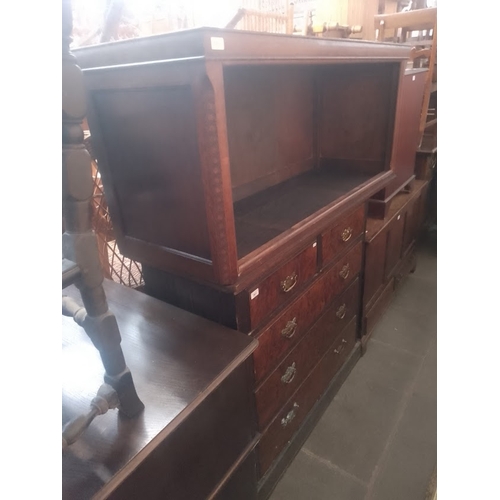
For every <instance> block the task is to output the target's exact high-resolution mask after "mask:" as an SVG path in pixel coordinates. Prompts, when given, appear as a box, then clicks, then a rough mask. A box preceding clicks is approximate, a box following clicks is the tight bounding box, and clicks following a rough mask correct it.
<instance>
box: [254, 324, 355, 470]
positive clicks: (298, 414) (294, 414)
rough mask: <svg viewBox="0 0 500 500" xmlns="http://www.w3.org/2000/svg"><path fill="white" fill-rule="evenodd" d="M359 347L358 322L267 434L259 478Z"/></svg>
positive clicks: (337, 342)
mask: <svg viewBox="0 0 500 500" xmlns="http://www.w3.org/2000/svg"><path fill="white" fill-rule="evenodd" d="M355 344H356V318H353V319H352V320H351V322H350V323H349V325H347V326H346V328H344V330H343V331H342V333H341V335H339V336H338V337H337V339H336V340H335V342H334V344H333V345H332V346H331V348H330V349H329V350H328V351H327V352H326V354H325V355H324V356H323V357H322V358H321V361H320V362H319V363H318V364H317V365H316V366H315V367H314V369H313V371H312V372H311V373H310V375H309V376H308V377H307V378H306V380H305V381H304V382H303V383H302V385H301V386H300V387H299V388H298V389H297V391H296V392H295V394H293V395H292V397H291V398H290V399H289V400H288V401H287V403H286V404H285V406H284V407H283V408H282V410H281V411H280V412H279V413H278V415H276V418H275V419H274V420H273V421H272V422H271V424H270V425H269V427H268V428H267V429H266V430H265V431H264V433H263V435H262V437H261V439H260V442H259V445H258V454H259V462H260V476H263V475H264V474H265V473H266V471H267V469H269V467H270V465H271V464H272V463H273V461H274V459H275V458H276V457H277V456H278V455H279V453H280V452H281V450H282V449H283V447H284V446H285V445H286V443H287V442H288V441H289V440H290V439H291V438H292V436H293V435H294V434H295V432H296V431H297V430H298V428H299V427H300V425H301V423H302V422H303V420H304V419H305V417H306V416H307V414H308V413H309V412H310V411H311V409H312V407H313V406H314V404H315V403H316V402H317V401H318V400H319V399H320V397H321V395H322V394H323V392H324V391H325V390H326V389H327V387H328V385H329V383H330V381H331V380H332V378H333V376H334V375H335V374H336V373H337V371H338V370H339V369H340V368H341V367H342V365H343V364H344V362H345V360H346V359H347V357H348V356H349V354H350V352H351V351H352V349H353V348H354V346H355Z"/></svg>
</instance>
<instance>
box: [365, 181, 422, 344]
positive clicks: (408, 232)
mask: <svg viewBox="0 0 500 500" xmlns="http://www.w3.org/2000/svg"><path fill="white" fill-rule="evenodd" d="M427 187H428V182H427V181H415V186H414V189H413V190H412V191H411V192H410V193H406V192H402V193H399V194H398V195H396V196H395V197H394V199H393V200H392V202H391V205H390V209H389V212H388V215H387V216H386V217H385V218H384V219H373V218H368V219H367V223H366V234H365V264H364V273H363V300H362V302H363V304H362V307H363V315H362V328H361V334H362V345H363V346H364V347H366V343H367V341H368V339H369V337H370V334H371V333H372V331H373V329H374V327H375V325H376V324H377V321H378V320H379V319H380V317H381V315H382V314H383V312H384V311H385V309H386V308H387V306H388V305H389V303H390V301H391V298H392V295H393V292H394V291H395V290H397V288H398V287H399V285H400V284H401V283H402V281H403V280H404V278H405V277H406V276H408V274H409V273H410V272H412V271H414V270H415V266H416V257H415V243H416V241H417V239H418V235H419V232H420V229H421V227H422V223H423V218H424V214H425V202H426V194H427Z"/></svg>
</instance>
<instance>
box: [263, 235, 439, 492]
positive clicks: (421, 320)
mask: <svg viewBox="0 0 500 500" xmlns="http://www.w3.org/2000/svg"><path fill="white" fill-rule="evenodd" d="M427 240H428V241H427V242H426V243H425V244H423V245H421V246H420V247H419V251H418V261H417V262H418V264H417V270H416V272H415V273H414V274H413V275H411V276H410V277H409V278H408V279H407V281H406V283H404V285H403V286H402V288H401V289H400V290H399V291H398V293H397V295H396V296H395V298H394V301H393V302H392V304H391V306H390V307H389V309H388V310H387V311H386V313H385V315H384V316H383V317H382V319H381V320H380V323H379V324H378V325H377V328H376V330H375V331H374V333H373V335H372V339H371V340H370V342H369V344H368V350H367V352H366V354H365V355H364V356H363V357H362V358H361V359H360V361H359V362H358V363H357V365H356V366H355V367H354V369H353V371H352V372H351V374H350V375H349V377H348V379H347V380H346V382H345V383H344V385H343V386H342V388H341V389H340V391H339V392H338V393H337V395H336V396H335V399H334V400H333V401H332V403H331V404H330V406H329V407H328V409H327V410H326V412H325V413H324V414H323V416H322V418H321V420H320V421H319V422H318V425H317V426H316V428H315V429H314V430H313V432H312V434H311V435H310V436H309V438H308V440H307V441H306V443H305V444H304V446H303V447H302V449H301V450H300V452H299V453H298V455H297V456H296V458H295V460H294V461H293V462H292V464H291V465H290V467H289V469H288V470H287V471H286V472H285V474H284V476H283V477H282V478H281V481H280V482H279V483H278V485H277V486H276V489H275V490H274V492H273V494H272V495H271V497H270V499H271V500H426V499H427V498H430V499H432V498H433V496H434V491H435V486H434V487H433V486H429V485H430V484H435V478H434V472H435V467H436V392H437V391H436V380H437V378H436V363H437V358H436V350H437V349H436V346H437V342H436V340H437V338H436V337H437V326H436V317H437V307H436V301H437V290H436V288H437V287H436V283H437V280H436V264H437V257H436V245H435V240H434V242H430V243H429V240H430V238H427ZM433 489H434V491H429V490H433Z"/></svg>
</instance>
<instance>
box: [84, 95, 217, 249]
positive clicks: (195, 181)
mask: <svg viewBox="0 0 500 500" xmlns="http://www.w3.org/2000/svg"><path fill="white" fill-rule="evenodd" d="M92 99H93V100H94V104H95V106H94V107H95V110H96V115H97V119H98V120H99V124H100V129H101V134H102V136H103V139H104V140H103V143H104V144H105V147H106V151H105V153H106V158H107V164H108V167H109V171H107V172H103V174H105V175H106V176H110V177H111V182H110V183H109V184H108V185H109V186H112V189H113V191H114V193H113V195H114V197H116V199H117V203H116V204H115V206H116V207H119V211H120V213H119V214H112V216H113V217H115V216H116V217H119V218H120V220H121V224H120V225H121V228H122V230H123V232H124V235H125V236H130V237H132V238H137V239H139V240H143V241H147V242H148V243H152V244H155V245H160V246H163V247H167V248H172V249H175V250H179V251H182V252H185V253H188V254H192V255H196V256H199V257H203V258H210V246H209V238H208V230H207V223H206V218H205V208H204V195H203V187H202V182H201V179H202V176H201V171H200V160H199V157H198V152H197V151H198V149H197V143H196V121H195V114H194V106H193V97H192V92H191V89H190V87H189V86H176V87H168V88H166V87H165V88H142V89H132V90H103V91H96V92H94V93H93V94H92Z"/></svg>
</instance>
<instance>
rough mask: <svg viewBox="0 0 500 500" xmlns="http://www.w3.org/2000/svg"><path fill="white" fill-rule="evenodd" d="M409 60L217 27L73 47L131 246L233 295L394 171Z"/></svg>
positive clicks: (121, 237) (349, 45)
mask: <svg viewBox="0 0 500 500" xmlns="http://www.w3.org/2000/svg"><path fill="white" fill-rule="evenodd" d="M409 53H410V49H409V48H408V47H400V46H394V45H392V44H381V43H377V42H369V41H348V40H323V39H317V38H312V37H311V38H309V37H299V36H291V35H278V34H262V33H258V34H257V33H252V32H244V31H237V30H221V29H212V28H199V29H193V30H186V31H182V32H176V33H171V34H166V35H158V36H151V37H145V38H140V39H133V40H126V41H121V42H115V43H109V44H103V45H98V46H94V47H86V48H83V49H79V50H75V51H74V54H75V56H76V57H77V60H78V63H79V65H80V66H81V67H82V68H83V69H84V74H85V84H86V87H87V89H88V93H89V102H88V121H89V125H90V130H91V133H92V141H93V146H94V148H95V152H96V156H97V158H98V161H99V168H100V171H101V174H102V176H103V182H104V186H105V190H106V198H107V201H108V204H109V208H110V212H111V216H112V219H113V224H114V228H115V230H116V233H117V239H118V243H119V246H120V250H121V252H122V253H123V254H124V255H127V256H129V257H131V258H133V259H135V260H138V261H141V262H143V263H144V264H146V265H149V266H152V267H155V268H158V269H163V270H164V271H169V272H173V273H175V274H179V275H183V276H189V277H192V278H194V279H196V280H198V281H203V282H208V283H213V284H219V285H227V286H230V287H232V289H233V290H234V291H240V290H242V289H243V288H245V286H246V285H248V284H250V283H251V282H252V281H253V280H255V277H256V276H258V275H262V274H263V273H265V272H268V271H269V270H271V269H272V268H273V267H274V266H276V265H278V264H279V263H280V262H283V260H284V259H286V258H290V257H292V256H293V255H294V254H296V253H297V249H298V248H299V247H300V245H304V244H305V243H306V242H308V241H312V240H313V239H314V238H315V237H316V236H317V235H318V234H319V233H321V232H322V231H323V230H325V229H327V228H328V226H329V225H330V223H331V221H332V220H333V219H334V218H335V217H336V216H339V215H341V214H342V213H346V212H347V211H349V210H350V209H352V208H354V207H356V206H357V205H359V204H360V203H362V202H364V201H366V200H367V199H369V198H370V197H372V196H373V195H375V194H376V193H377V192H379V191H380V190H382V189H383V188H385V187H386V185H387V184H389V183H390V182H391V181H393V180H394V178H395V177H394V175H395V174H394V170H395V166H394V165H391V160H392V154H391V153H392V144H393V135H394V133H393V132H394V121H395V118H396V116H395V115H396V101H397V99H398V90H399V86H400V85H399V83H400V81H401V78H402V75H403V73H404V68H405V64H406V61H407V59H408V57H409ZM391 168H392V170H391Z"/></svg>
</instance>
